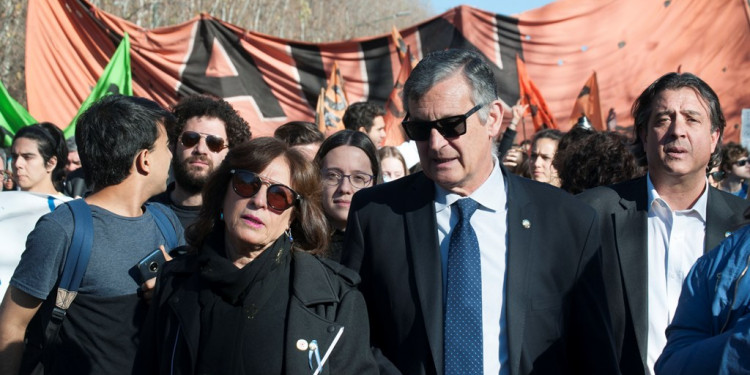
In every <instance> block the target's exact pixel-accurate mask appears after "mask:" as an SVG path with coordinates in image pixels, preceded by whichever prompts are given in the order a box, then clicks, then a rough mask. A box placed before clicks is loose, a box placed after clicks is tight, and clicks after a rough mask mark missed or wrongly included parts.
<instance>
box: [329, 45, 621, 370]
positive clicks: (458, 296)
mask: <svg viewBox="0 0 750 375" xmlns="http://www.w3.org/2000/svg"><path fill="white" fill-rule="evenodd" d="M404 98H405V100H404V102H405V103H406V107H407V111H408V115H407V118H406V120H405V121H404V123H403V125H404V128H405V130H406V132H407V134H408V135H409V137H410V138H411V139H413V140H414V141H416V143H417V148H418V151H419V156H420V161H421V163H422V169H423V173H417V174H415V175H411V176H408V177H404V178H402V179H399V180H397V181H394V182H390V183H387V184H383V185H378V186H376V187H373V188H371V189H365V190H362V191H360V192H358V193H357V194H356V195H355V196H354V199H353V201H352V206H351V210H350V214H349V220H348V226H347V230H346V234H347V239H346V244H345V247H344V249H345V252H344V255H343V263H344V264H345V265H347V266H349V267H351V268H353V269H355V270H357V271H358V272H359V273H360V276H361V277H362V284H361V290H362V293H363V294H364V296H365V299H366V301H367V307H368V312H369V317H370V325H371V332H372V341H373V342H372V344H373V347H374V350H375V352H376V355H377V356H378V357H379V358H378V359H379V362H380V365H381V371H382V372H383V373H403V374H443V373H445V374H456V373H461V374H482V373H484V374H492V373H494V374H511V375H520V374H532V373H534V374H562V373H566V374H615V373H617V363H616V358H615V353H614V343H613V341H612V336H611V327H610V321H609V313H608V312H607V307H606V297H605V295H604V291H603V289H602V277H601V273H600V272H601V255H600V246H599V233H598V228H597V226H596V220H595V214H594V212H593V211H592V210H591V208H589V207H587V206H585V205H583V204H581V203H580V202H578V201H577V200H576V199H575V198H573V197H572V196H569V195H567V194H565V193H564V192H562V191H561V190H558V189H556V188H554V187H552V186H549V185H546V184H541V183H537V182H534V181H530V180H526V179H523V178H519V177H517V176H514V175H512V174H510V173H507V172H506V171H505V170H504V169H503V168H502V167H501V166H500V163H499V161H498V159H497V157H495V156H493V154H492V149H493V145H492V139H493V137H494V136H495V134H497V132H498V130H499V128H500V123H501V120H502V115H503V111H502V106H501V102H500V101H499V100H498V99H497V88H496V84H495V77H494V76H493V73H492V70H491V69H490V68H489V66H488V64H487V63H486V62H485V61H484V59H483V58H482V57H481V55H479V54H478V53H476V52H472V51H465V50H447V51H439V52H434V53H432V54H430V55H428V56H426V57H425V58H424V59H423V60H422V61H421V62H420V63H419V65H417V67H416V68H415V69H414V71H413V72H412V73H411V76H410V77H409V79H408V80H407V82H406V84H405V86H404ZM469 207H476V210H475V211H474V210H473V208H469ZM467 211H471V212H473V214H468V216H466V215H467V214H466V212H467ZM467 221H468V224H466V223H467ZM466 270H471V272H464V271H466Z"/></svg>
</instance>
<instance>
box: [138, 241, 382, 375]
mask: <svg viewBox="0 0 750 375" xmlns="http://www.w3.org/2000/svg"><path fill="white" fill-rule="evenodd" d="M196 258H197V256H196V255H195V254H189V255H186V256H184V257H180V258H177V259H175V260H173V261H170V262H167V263H166V264H165V265H164V267H163V270H162V273H161V274H160V276H159V279H158V283H157V288H156V292H155V295H154V298H153V301H152V306H151V311H150V312H149V314H150V315H149V317H148V319H147V322H146V325H145V326H144V329H143V333H144V337H143V338H142V340H141V347H140V349H139V355H138V359H137V362H136V367H137V368H138V367H142V368H141V369H140V370H137V371H138V373H143V374H193V373H194V370H195V365H196V358H197V348H198V342H199V335H200V308H199V305H198V296H199V294H200V290H201V288H205V287H206V286H205V285H203V284H202V282H201V278H200V276H199V273H198V268H199V265H198V262H197V260H196ZM290 274H291V283H290V284H291V285H292V293H291V299H290V301H289V313H288V315H287V320H286V332H279V334H284V335H285V343H284V348H285V349H284V353H278V356H276V357H273V358H268V360H269V361H283V368H284V372H285V373H286V374H313V372H314V371H315V369H311V368H310V361H309V358H310V357H309V348H305V345H304V344H303V343H302V341H304V342H305V343H309V342H311V341H312V340H316V341H317V343H318V347H319V349H318V350H319V353H320V357H321V359H322V358H323V357H324V355H325V353H326V352H327V351H328V350H329V349H330V348H331V346H332V345H333V348H332V349H330V356H329V358H328V359H327V361H325V363H324V366H323V369H322V371H321V372H320V374H358V375H359V374H377V373H378V370H377V365H376V364H375V360H374V358H373V355H372V352H371V350H370V332H369V324H368V321H367V309H366V307H365V301H364V298H363V297H362V294H361V293H360V292H359V291H358V290H357V289H356V287H355V285H356V284H357V283H358V282H359V276H358V275H357V274H356V273H355V272H353V271H351V270H349V269H347V268H345V267H343V266H341V265H339V264H338V263H335V262H332V261H328V260H323V259H319V258H317V257H315V256H313V255H310V254H307V253H303V252H293V256H292V263H291V273H290ZM339 332H341V335H340V337H339V339H338V341H337V342H336V343H335V344H334V341H335V339H336V336H337V335H338V334H339ZM258 339H259V340H262V339H263V338H258ZM313 358H314V355H313ZM313 362H314V361H313Z"/></svg>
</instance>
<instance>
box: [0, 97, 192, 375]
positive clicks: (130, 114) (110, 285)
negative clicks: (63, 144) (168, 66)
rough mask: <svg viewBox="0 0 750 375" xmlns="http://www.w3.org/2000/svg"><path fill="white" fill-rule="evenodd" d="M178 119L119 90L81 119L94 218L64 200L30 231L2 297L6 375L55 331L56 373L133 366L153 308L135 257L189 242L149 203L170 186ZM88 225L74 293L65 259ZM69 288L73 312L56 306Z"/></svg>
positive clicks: (0, 340)
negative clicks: (172, 133)
mask: <svg viewBox="0 0 750 375" xmlns="http://www.w3.org/2000/svg"><path fill="white" fill-rule="evenodd" d="M172 123H173V118H172V115H171V114H170V113H169V112H168V111H166V110H164V109H163V108H161V107H160V106H159V105H158V104H156V103H154V102H152V101H150V100H147V99H143V98H136V97H126V96H119V95H113V96H108V97H105V98H104V99H102V100H100V101H99V102H97V103H94V104H93V105H92V106H91V107H90V108H89V109H88V110H87V111H86V112H85V113H84V114H83V115H82V116H81V117H80V118H79V119H78V122H77V124H76V126H77V129H76V143H77V144H78V152H79V154H80V158H81V163H82V164H83V169H84V174H85V176H86V182H87V184H89V185H93V187H94V190H93V193H92V194H91V195H89V196H87V197H86V199H85V202H86V203H87V205H83V206H84V207H86V206H87V207H88V208H89V209H90V214H89V213H88V210H87V211H84V212H86V213H87V214H86V215H84V216H87V217H88V224H83V223H85V221H81V220H80V219H79V215H78V214H77V213H76V214H75V215H76V216H75V218H74V213H73V208H72V207H73V206H71V205H62V206H60V207H58V209H57V210H55V211H54V212H52V213H50V214H47V215H45V216H44V217H42V218H41V219H40V220H39V222H38V223H37V225H36V227H35V229H34V230H33V231H32V232H31V234H30V235H29V237H28V240H27V242H26V250H25V252H24V253H23V255H22V257H21V262H20V263H19V265H18V268H17V269H16V271H15V273H14V275H13V278H12V279H11V281H10V286H9V289H8V292H7V293H6V295H5V297H4V299H3V302H2V304H0V373H2V374H5V373H17V372H18V371H19V368H21V370H22V371H23V372H27V371H30V367H29V365H31V366H32V367H33V365H34V362H35V361H30V360H29V357H30V354H31V352H32V351H39V349H40V348H39V347H32V344H31V343H32V342H34V341H33V340H32V336H34V335H35V334H36V335H37V336H39V335H41V336H42V337H44V336H45V335H46V336H47V337H50V339H49V341H48V342H47V343H46V344H45V345H44V347H43V349H41V352H42V363H44V366H45V369H46V372H48V373H49V372H51V373H55V374H130V373H131V372H132V368H133V359H134V357H135V352H136V349H137V346H138V337H139V335H140V333H139V331H140V326H141V323H142V321H143V318H144V316H145V313H146V311H147V309H148V304H147V301H145V300H144V298H143V294H144V293H142V292H141V291H142V290H143V289H142V288H144V287H143V285H144V281H145V280H143V277H142V276H141V274H140V273H139V270H138V267H137V264H138V262H139V261H140V260H141V259H142V258H144V257H145V256H147V255H149V254H150V253H152V252H153V251H154V250H155V249H158V248H159V247H160V246H163V247H165V248H166V249H167V250H169V247H171V246H173V245H174V244H169V242H174V241H175V239H177V244H181V243H182V242H184V241H183V240H182V237H183V236H182V227H181V225H180V223H179V220H178V219H177V217H176V216H175V215H174V213H173V212H172V211H171V210H169V209H168V208H166V207H164V206H162V205H160V204H152V205H150V206H148V208H147V206H146V205H144V204H145V203H146V201H147V200H148V198H149V197H151V196H153V195H155V194H158V193H160V192H162V191H164V190H165V189H166V184H167V177H168V170H169V165H170V160H171V158H172V153H171V151H170V145H169V141H168V137H167V128H168V127H169V126H171V124H172ZM79 203H80V202H79ZM76 212H78V211H76ZM165 219H166V220H165ZM165 222H166V223H167V224H166V225H165V224H164V223H165ZM160 226H161V227H160ZM82 227H83V228H82ZM81 230H87V231H88V232H89V234H93V239H92V240H90V242H89V243H90V246H88V248H87V246H83V247H84V249H83V250H81V251H82V252H87V253H88V252H90V258H89V259H88V262H87V263H86V262H84V263H83V269H85V273H81V272H79V273H78V274H79V275H82V279H81V280H80V288H78V287H74V288H71V291H74V290H76V289H77V295H76V293H75V292H73V293H67V291H66V290H63V289H64V288H62V286H63V285H67V284H66V277H65V275H67V274H68V273H67V271H69V268H70V267H69V263H70V262H68V259H67V258H68V256H69V255H70V257H73V256H74V255H71V254H74V253H75V251H74V250H73V249H74V248H75V246H74V244H75V243H76V240H75V239H74V237H76V235H77V233H76V232H79V231H81ZM75 256H77V254H75ZM79 268H80V267H79ZM79 271H80V270H79ZM151 285H152V283H151ZM58 286H59V287H60V288H58ZM146 289H147V288H146ZM61 293H62V295H64V296H67V301H68V302H69V301H70V299H72V298H74V299H73V301H72V304H70V306H69V307H67V313H66V311H65V308H63V309H60V308H56V309H54V310H53V308H52V307H53V306H54V304H55V303H56V304H57V305H58V306H60V303H61V299H60V298H57V297H59V296H58V294H61ZM63 299H66V298H63ZM55 313H57V322H58V323H59V322H60V321H61V324H60V325H58V328H59V331H58V333H56V334H53V335H50V334H45V331H46V330H49V329H50V327H51V326H52V325H50V323H49V322H50V321H51V320H54V318H53V319H50V318H49V315H50V314H52V315H53V316H55ZM35 315H36V316H35ZM32 318H34V322H32ZM38 321H41V323H39V324H36V323H37V322H38ZM30 322H31V324H30ZM27 328H28V331H27ZM24 337H26V338H27V339H28V342H27V344H24ZM22 358H23V361H22ZM22 362H23V368H22V366H21V364H22ZM36 362H38V360H37V361H36Z"/></svg>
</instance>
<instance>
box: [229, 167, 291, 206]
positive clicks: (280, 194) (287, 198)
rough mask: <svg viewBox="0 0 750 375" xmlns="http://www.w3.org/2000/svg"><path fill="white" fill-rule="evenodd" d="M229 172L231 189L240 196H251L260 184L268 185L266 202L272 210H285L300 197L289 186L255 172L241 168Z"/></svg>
mask: <svg viewBox="0 0 750 375" xmlns="http://www.w3.org/2000/svg"><path fill="white" fill-rule="evenodd" d="M229 173H231V174H232V189H233V190H234V192H235V193H237V195H239V196H240V197H243V198H250V197H253V196H254V195H255V194H257V193H258V191H260V187H261V186H263V185H266V186H268V189H267V190H266V202H268V205H269V206H270V207H271V208H273V209H274V210H277V211H285V210H287V209H289V208H290V207H292V206H294V204H295V203H297V202H298V201H300V200H301V199H302V196H300V195H299V194H297V192H296V191H294V190H292V188H290V187H289V186H286V185H283V184H277V183H274V182H275V181H271V180H268V179H265V178H263V177H260V176H258V174H257V173H254V172H250V171H246V170H242V169H232V170H231V171H229Z"/></svg>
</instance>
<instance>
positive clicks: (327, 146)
mask: <svg viewBox="0 0 750 375" xmlns="http://www.w3.org/2000/svg"><path fill="white" fill-rule="evenodd" d="M339 146H352V147H356V148H358V149H360V150H362V151H363V152H364V153H365V155H367V158H368V159H370V168H372V175H373V176H375V177H374V178H373V183H372V184H373V185H377V184H378V183H379V182H381V181H382V180H381V177H380V162H379V161H378V149H377V148H375V145H374V144H373V143H372V141H371V140H370V137H368V136H367V134H365V133H362V132H360V131H354V130H348V129H347V130H341V131H339V132H336V133H334V134H333V135H331V136H330V137H328V138H327V139H326V140H325V141H323V144H321V145H320V149H318V153H317V154H316V155H315V164H316V165H317V166H318V168H322V165H323V159H324V158H325V157H326V155H327V154H328V152H330V151H331V150H333V149H334V148H336V147H339Z"/></svg>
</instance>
